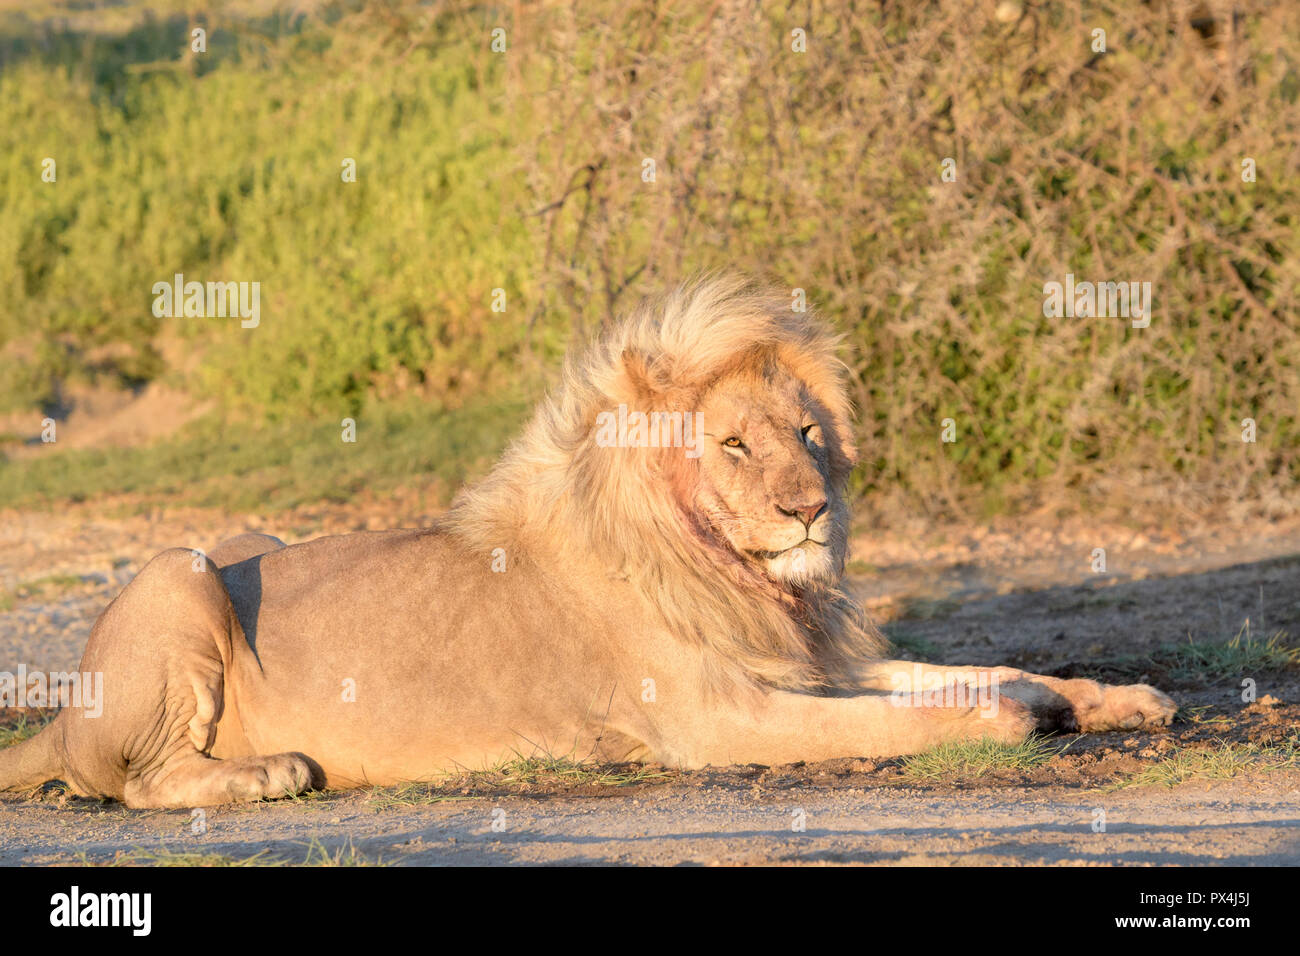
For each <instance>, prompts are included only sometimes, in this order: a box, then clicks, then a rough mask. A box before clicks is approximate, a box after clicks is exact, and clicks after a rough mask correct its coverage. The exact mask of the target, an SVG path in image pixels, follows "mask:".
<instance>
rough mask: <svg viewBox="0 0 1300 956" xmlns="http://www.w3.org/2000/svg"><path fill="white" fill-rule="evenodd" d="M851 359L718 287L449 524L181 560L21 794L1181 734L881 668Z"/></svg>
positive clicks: (818, 332)
mask: <svg viewBox="0 0 1300 956" xmlns="http://www.w3.org/2000/svg"><path fill="white" fill-rule="evenodd" d="M840 345H841V342H840V339H839V338H838V337H837V336H836V335H834V334H833V333H832V331H831V330H830V329H829V328H828V326H827V325H825V324H824V323H823V322H822V321H820V320H819V319H818V318H816V316H815V315H814V314H813V313H812V312H796V311H793V310H792V309H791V308H790V304H789V300H788V299H787V298H785V297H784V296H782V295H779V294H776V293H774V292H771V291H768V290H766V289H764V288H763V287H761V286H758V285H755V284H752V283H750V282H749V281H747V280H745V279H743V278H739V277H734V276H721V277H719V276H713V277H706V278H703V279H698V280H695V281H693V282H690V283H687V284H686V285H684V286H682V287H680V288H678V289H677V290H675V291H673V292H670V293H668V294H667V295H664V296H662V297H660V298H658V299H655V300H651V301H648V302H646V303H643V304H642V305H641V306H640V307H638V308H637V309H636V310H635V311H634V312H633V313H632V314H631V315H630V316H629V317H628V318H627V319H626V320H624V321H622V322H621V323H617V324H615V325H614V326H613V327H612V328H611V329H610V330H609V331H608V332H606V333H605V334H604V335H603V336H602V337H600V338H599V339H598V340H597V341H596V342H595V343H594V344H593V345H591V346H590V347H589V348H588V349H587V350H586V351H585V352H583V353H580V354H577V355H571V356H570V358H569V359H568V360H567V361H566V364H565V367H564V372H563V378H562V381H561V382H560V384H559V385H558V386H557V387H556V388H555V389H554V390H553V391H552V392H551V393H550V395H549V396H548V397H547V398H546V399H544V400H543V401H542V403H541V404H540V406H539V407H538V408H537V410H536V413H535V415H534V417H533V418H532V420H531V422H530V423H529V424H528V425H527V427H526V428H525V430H524V432H523V434H522V436H521V437H519V438H518V439H517V440H516V441H515V442H514V443H513V444H511V445H510V446H509V447H508V448H507V449H506V451H505V453H504V455H503V456H502V458H501V459H500V461H499V462H498V463H497V464H496V466H495V467H494V468H493V469H492V470H491V471H490V472H489V473H488V475H487V476H486V477H484V478H483V479H482V480H480V481H479V482H477V483H476V484H474V485H472V486H471V487H469V488H468V489H467V490H464V491H462V492H461V494H460V495H459V496H458V497H457V498H456V499H455V500H454V501H453V503H452V505H451V507H450V509H449V510H448V511H447V512H446V514H445V515H444V516H443V517H442V518H441V519H440V520H438V521H437V522H436V523H434V524H433V525H432V526H431V527H428V528H423V529H419V530H406V531H391V532H361V533H356V534H345V535H338V536H332V537H324V538H318V539H316V540H312V541H307V542H304V543H301V544H295V545H291V546H285V545H284V543H283V542H281V541H280V540H279V539H277V538H273V537H270V536H268V535H258V534H250V535H242V536H240V537H238V538H235V539H233V540H230V541H226V542H224V543H222V544H220V545H218V546H217V547H216V548H214V549H212V550H211V551H210V552H209V553H207V554H206V556H205V555H204V554H203V553H202V552H199V551H195V550H191V549H185V548H176V549H172V550H168V551H164V552H163V553H161V554H159V555H158V556H157V557H155V558H153V559H152V560H151V561H150V562H149V563H148V564H147V565H146V566H145V567H144V568H143V569H142V570H141V572H140V573H139V574H138V575H137V576H136V577H135V578H134V579H133V580H132V581H131V582H130V583H129V584H128V585H127V586H126V588H125V589H124V590H123V591H122V592H121V593H120V594H119V595H118V596H117V598H116V599H115V600H114V601H113V602H112V603H111V604H110V605H109V606H108V607H107V609H105V611H104V612H103V614H102V615H101V616H100V617H99V619H98V621H97V622H96V623H95V626H94V628H93V630H92V632H91V635H90V638H89V641H88V643H87V646H86V651H85V656H84V658H83V659H82V663H81V668H80V669H81V670H82V671H83V672H91V673H102V674H103V681H104V683H103V687H104V692H103V695H102V696H103V703H102V709H103V713H102V716H100V717H98V718H94V717H91V716H89V715H88V714H87V713H85V712H83V711H82V710H81V709H78V708H77V707H65V708H63V709H61V710H60V711H59V713H58V714H57V716H56V717H55V719H54V720H53V721H52V722H51V723H50V724H49V725H48V726H46V727H45V728H44V729H42V730H41V731H40V732H39V733H38V734H36V735H35V736H34V737H32V738H30V739H28V740H26V741H24V742H22V743H19V744H17V745H16V746H13V747H10V748H8V749H6V750H4V751H3V752H0V789H8V790H16V789H30V788H33V787H35V786H38V785H40V784H42V783H43V782H46V781H48V780H51V779H56V778H57V779H61V780H63V781H65V782H66V783H67V784H68V785H69V786H70V787H71V788H72V790H73V791H75V792H76V793H78V794H82V795H87V796H98V797H111V798H114V799H116V800H119V801H122V802H124V803H125V804H126V805H127V806H128V807H142V808H143V807H201V806H205V805H212V804H221V803H228V802H234V801H245V800H257V799H262V798H273V797H281V796H285V795H291V794H296V793H299V792H301V791H303V790H306V789H309V788H352V787H358V786H363V785H392V784H398V783H404V782H409V781H418V780H433V779H437V778H439V777H440V775H443V774H446V773H454V772H457V771H459V770H463V769H465V768H472V767H480V766H490V765H492V764H494V763H496V762H498V761H499V760H502V759H505V758H507V757H509V756H511V755H514V754H524V755H530V754H536V753H538V752H562V753H569V754H578V755H579V756H581V757H583V758H590V759H594V760H601V761H611V762H623V761H643V762H657V763H661V764H665V765H668V766H670V767H676V768H699V767H703V766H707V765H729V764H763V765H769V766H770V765H780V764H787V763H792V762H797V761H820V760H827V759H832V758H841V757H855V756H861V757H891V756H898V755H904V754H911V753H914V752H917V751H920V750H923V749H925V748H929V747H932V746H934V745H937V744H940V743H942V742H946V741H965V740H977V739H980V738H986V737H987V738H993V739H995V740H998V741H1006V742H1015V741H1021V740H1023V739H1025V737H1026V736H1027V735H1029V734H1030V733H1031V732H1034V731H1035V730H1051V729H1059V728H1069V729H1077V730H1080V731H1103V730H1112V729H1121V728H1122V729H1125V730H1130V729H1135V728H1141V727H1159V726H1164V725H1167V724H1168V723H1169V721H1170V720H1171V718H1172V716H1173V714H1174V713H1175V711H1176V706H1175V704H1174V702H1173V701H1172V700H1171V699H1170V698H1169V697H1167V696H1166V695H1164V694H1163V693H1161V692H1159V691H1157V690H1155V689H1154V688H1152V687H1148V686H1146V685H1132V686H1107V685H1103V684H1099V683H1096V682H1094V681H1091V680H1063V679H1057V678H1053V677H1046V676H1040V675H1036V674H1030V673H1025V672H1023V671H1020V670H1017V669H1014V668H1010V667H994V668H978V667H947V666H943V667H938V666H931V665H922V664H917V663H914V662H909V661H897V660H890V659H888V656H887V651H888V646H889V645H888V643H887V642H886V641H885V640H884V638H883V637H882V635H881V634H880V632H879V631H878V630H877V629H875V628H874V627H873V626H872V625H871V624H870V622H869V621H868V620H867V618H866V617H865V615H864V613H863V611H862V609H861V608H860V607H859V606H858V605H857V604H855V602H854V601H853V600H852V599H851V598H850V596H849V594H848V593H847V591H846V590H845V588H844V587H843V586H842V584H841V578H842V576H843V573H844V568H845V561H846V558H847V553H848V539H849V524H850V510H849V498H848V496H847V494H846V485H847V481H848V478H849V473H850V470H851V469H852V468H853V466H854V463H855V461H856V458H857V453H856V450H855V443H854V439H853V437H852V427H851V425H852V422H851V407H850V401H849V398H848V393H847V389H846V384H845V378H846V371H847V369H846V366H845V365H844V364H843V363H842V361H841V360H840V359H839V358H838V355H837V353H838V350H839V348H840ZM940 686H941V687H942V688H943V692H942V693H935V688H936V687H940ZM954 692H957V693H954Z"/></svg>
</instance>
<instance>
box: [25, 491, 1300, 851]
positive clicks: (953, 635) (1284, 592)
mask: <svg viewBox="0 0 1300 956" xmlns="http://www.w3.org/2000/svg"><path fill="white" fill-rule="evenodd" d="M415 500H417V499H416V498H415V497H411V498H410V499H404V498H403V497H402V496H400V495H398V496H394V497H389V498H386V499H384V500H374V501H361V502H357V503H354V504H352V505H349V506H346V507H337V508H316V509H302V510H300V511H298V512H294V513H290V514H285V515H280V516H277V517H276V519H275V520H274V521H272V520H269V519H267V518H266V517H259V516H255V515H253V516H249V515H228V514H220V513H214V512H211V511H205V510H199V509H166V510H163V509H155V510H152V511H149V512H146V513H136V512H135V511H134V510H133V509H134V503H132V502H117V503H115V504H111V505H110V506H109V507H108V508H107V509H106V508H105V505H104V503H102V502H101V503H99V504H98V505H76V506H73V507H70V508H68V509H66V510H63V511H60V512H59V513H57V514H56V513H48V512H13V511H10V512H0V670H14V669H15V668H16V667H17V665H18V664H19V663H20V662H23V663H26V664H27V666H28V667H29V668H42V669H47V670H55V669H59V670H64V669H70V668H71V667H73V666H75V665H76V664H77V662H78V660H79V658H80V654H81V650H82V648H83V646H84V643H85V639H86V636H87V634H88V633H89V629H90V626H91V624H92V623H93V621H94V618H95V616H96V615H97V614H98V613H99V611H100V610H101V609H102V608H103V606H104V604H105V603H107V601H108V600H110V599H111V598H112V596H113V595H114V594H115V593H116V592H117V591H118V590H119V589H120V588H121V587H122V585H123V584H125V583H126V582H127V581H128V580H130V577H131V576H132V575H133V574H135V573H136V572H137V571H138V570H139V569H140V567H141V566H142V564H143V563H144V561H146V560H147V559H148V558H149V557H150V556H151V555H152V554H154V553H156V552H157V551H159V550H161V549H163V548H165V547H170V546H174V545H184V546H200V547H202V546H211V545H212V544H214V543H215V542H216V541H218V540H220V539H221V538H223V537H227V536H229V535H231V534H235V533H238V532H240V531H244V530H267V531H271V532H272V533H277V534H279V535H280V536H282V537H284V538H286V539H287V540H290V541H293V540H299V539H302V538H307V537H314V536H316V535H319V534H322V533H336V532H341V531H347V530H353V529H359V528H374V527H401V526H413V525H418V524H420V523H423V522H424V521H427V520H428V519H429V518H430V517H431V516H430V515H427V514H423V513H421V512H420V511H419V510H418V509H416V508H415V507H414V506H413V504H412V502H413V501H415ZM1099 547H1100V548H1105V549H1106V561H1107V571H1106V573H1105V574H1099V573H1095V572H1094V571H1093V570H1092V569H1091V566H1090V563H1091V560H1092V553H1093V549H1094V548H1099ZM854 555H855V559H856V563H855V564H854V566H853V567H854V574H853V577H852V583H853V586H854V588H855V589H856V590H857V591H858V593H859V594H860V596H861V597H862V598H863V600H865V601H866V602H867V603H868V604H869V605H870V606H871V607H872V608H873V611H874V613H875V614H876V616H877V617H878V618H879V619H881V620H882V621H883V622H885V626H886V627H887V629H888V630H889V631H890V633H891V634H892V635H893V636H895V637H896V638H898V639H899V640H900V641H902V642H903V644H904V646H905V647H908V648H910V649H911V650H910V651H909V654H912V655H916V656H923V657H926V658H928V659H930V660H934V661H940V662H951V663H1010V664H1014V665H1017V666H1022V667H1025V668H1027V669H1032V670H1038V671H1041V672H1045V673H1055V674H1060V675H1063V676H1066V675H1088V676H1101V677H1103V678H1110V679H1115V680H1125V681H1128V680H1135V679H1144V680H1147V681H1149V682H1151V683H1154V684H1157V685H1158V686H1160V687H1162V688H1163V689H1165V690H1167V691H1169V692H1170V693H1172V694H1173V695H1174V696H1175V698H1176V699H1177V700H1178V701H1179V703H1180V705H1181V706H1182V707H1183V713H1182V714H1181V715H1180V717H1179V718H1178V719H1177V720H1176V722H1175V724H1174V726H1173V727H1172V728H1171V729H1170V731H1169V732H1168V733H1165V734H1157V735H1149V734H1101V735H1093V736H1087V737H1074V736H1071V737H1063V738H1057V739H1056V740H1055V744H1056V745H1057V746H1059V747H1062V748H1064V751H1063V752H1062V753H1060V754H1059V755H1057V756H1055V757H1053V758H1052V759H1051V760H1050V761H1048V762H1047V763H1046V764H1044V765H1042V766H1040V767H1037V768H1035V769H1033V770H1030V771H1025V772H1020V771H1009V770H1008V771H998V772H995V773H993V774H989V775H985V776H981V777H979V778H976V779H960V778H957V779H943V780H938V781H923V782H918V781H917V780H916V779H915V778H912V777H909V776H908V775H906V774H905V772H904V769H903V767H902V766H901V763H900V762H899V761H888V760H887V761H872V760H865V759H858V760H842V761H833V762H830V763H826V764H820V765H796V766H792V767H782V768H763V767H740V768H723V769H717V770H706V771H698V772H694V773H676V772H670V771H666V770H662V769H660V770H659V772H658V773H657V775H655V776H652V777H651V778H650V779H648V780H643V781H641V782H637V783H634V784H631V785H623V786H609V785H604V784H597V783H592V782H585V783H580V784H578V785H573V784H569V783H565V782H564V781H562V780H552V779H541V780H534V781H532V782H526V783H519V782H501V781H492V780H484V779H479V778H475V779H473V780H468V779H467V780H462V781H454V782H451V783H449V784H446V785H444V786H443V787H441V788H437V789H434V790H430V789H429V788H420V789H419V790H418V791H414V792H412V793H405V792H394V791H378V792H361V793H350V794H324V795H316V796H311V797H309V798H307V799H302V800H297V801H289V802H284V801H282V802H278V803H274V804H259V805H253V806H241V807H220V808H213V809H209V810H208V811H206V832H204V833H201V834H195V833H193V832H192V821H191V816H190V814H189V812H147V813H144V812H136V811H130V810H127V809H125V808H123V807H121V806H119V805H116V804H112V803H106V804H101V803H99V802H98V801H89V800H82V799H77V798H70V797H68V796H67V795H66V794H63V793H61V792H60V791H59V790H58V789H57V788H49V789H47V790H46V792H44V793H43V794H40V795H39V798H38V799H35V800H22V799H19V798H16V797H4V798H2V799H0V863H4V864H19V863H57V862H76V861H77V860H78V859H80V858H81V857H80V856H79V855H80V854H85V859H87V860H90V861H96V862H99V861H104V862H107V861H112V860H114V859H119V860H120V859H121V858H122V856H121V855H122V854H123V853H129V852H130V851H132V850H134V849H136V848H142V849H144V850H149V851H154V850H157V849H159V848H166V849H168V850H170V851H172V852H184V853H189V852H195V851H202V852H207V853H220V854H224V855H227V856H230V857H234V858H245V857H248V856H251V855H252V854H254V853H257V852H259V851H268V855H273V856H275V857H278V858H281V859H284V860H291V861H297V860H302V859H304V858H305V857H307V855H308V853H309V850H308V846H309V844H311V843H312V842H313V841H316V842H317V843H318V845H320V846H324V847H327V848H331V849H334V850H337V849H338V848H339V847H341V846H349V847H351V848H352V849H354V850H355V851H356V852H357V853H358V854H359V855H360V856H361V857H362V858H365V859H368V860H376V859H377V860H381V861H383V862H391V863H413V864H436V863H459V864H492V863H653V864H676V863H693V864H695V863H698V864H709V863H724V864H727V863H730V864H751V863H869V864H890V863H905V864H908V863H911V864H915V863H924V864H948V865H952V864H988V863H994V864H1006V863H1068V864H1098V863H1125V864H1181V863H1237V864H1242V863H1261V864H1262V863H1292V864H1300V770H1297V769H1296V768H1294V767H1292V768H1291V769H1272V770H1248V771H1247V772H1246V773H1244V774H1240V775H1238V776H1235V777H1233V778H1232V779H1228V780H1205V779H1196V780H1193V781H1191V782H1186V783H1182V784H1179V785H1178V786H1175V787H1166V786H1161V785H1146V786H1127V787H1123V788H1122V789H1116V788H1115V787H1116V785H1117V784H1120V783H1123V782H1124V781H1125V780H1127V779H1128V778H1129V777H1131V776H1132V775H1133V774H1135V773H1138V772H1141V771H1142V770H1144V769H1148V768H1151V767H1156V766H1159V765H1160V764H1161V763H1162V762H1163V761H1165V760H1167V758H1168V757H1169V756H1170V755H1171V754H1175V753H1178V752H1180V751H1183V752H1185V751H1188V750H1190V751H1200V750H1206V751H1209V750H1213V749H1214V748H1217V747H1219V746H1220V745H1221V744H1220V742H1221V741H1227V742H1229V743H1237V744H1255V745H1259V746H1264V747H1268V746H1273V745H1276V744H1279V743H1282V742H1284V741H1285V740H1287V739H1288V737H1289V736H1290V735H1292V734H1294V733H1295V731H1296V729H1297V727H1300V672H1297V670H1296V669H1295V668H1294V667H1293V668H1289V669H1282V670H1275V671H1263V672H1261V673H1258V674H1245V675H1241V674H1226V675H1221V676H1216V677H1213V678H1211V679H1207V678H1205V677H1203V676H1202V677H1196V676H1194V675H1193V676H1189V675H1188V674H1187V673H1186V672H1185V671H1183V670H1180V669H1179V667H1178V666H1176V663H1174V662H1171V661H1169V660H1167V659H1165V658H1162V657H1161V656H1160V655H1159V654H1157V655H1156V657H1155V658H1154V659H1151V658H1150V657H1147V656H1145V655H1149V654H1151V652H1153V651H1156V650H1157V649H1158V648H1161V647H1165V646H1168V645H1170V644H1173V643H1178V642H1185V641H1187V640H1188V639H1189V638H1191V639H1194V640H1197V641H1211V640H1223V639H1226V638H1228V637H1231V636H1232V635H1233V634H1235V633H1236V632H1237V630H1238V629H1239V628H1240V627H1241V626H1242V624H1243V622H1244V621H1245V620H1246V619H1249V620H1250V622H1251V631H1252V633H1255V634H1257V635H1259V634H1271V633H1273V632H1274V631H1277V630H1284V631H1287V632H1289V633H1290V634H1292V635H1300V521H1296V522H1292V523H1277V522H1273V523H1267V524H1265V523H1259V524H1254V525H1249V524H1238V525H1219V526H1216V527H1197V528H1195V530H1187V529H1183V530H1179V531H1176V532H1175V531H1170V530H1169V529H1167V528H1166V529H1158V528H1146V529H1141V530H1135V529H1134V528H1132V527H1127V526H1120V525H1095V524H1092V525H1090V524H1088V523H1085V522H1079V521H1075V522H1065V523H1060V522H1054V523H1051V524H1050V525H1049V524H1047V523H1043V522H1038V523H1034V522H1029V523H1025V522H1021V523H1011V522H1008V523H1005V524H993V525H988V526H980V527H974V526H971V527H963V528H937V529H936V528H926V529H921V528H917V529H908V528H905V529H901V530H899V531H895V532H893V533H888V534H859V535H858V536H857V538H856V540H855V543H854ZM6 607H7V610H3V609H4V608H6ZM1126 655H1129V656H1131V659H1126V657H1125V656H1126ZM1243 677H1250V678H1251V679H1253V680H1254V681H1256V684H1257V694H1258V696H1259V698H1260V700H1259V701H1258V702H1256V703H1253V704H1246V703H1243V701H1242V700H1241V686H1240V685H1241V680H1242V678H1243ZM18 717H19V715H18V714H15V713H14V712H13V711H9V712H0V725H3V724H5V723H13V722H14V721H15V720H17V719H18ZM1067 745H1068V746H1067ZM796 811H801V813H796ZM1102 813H1104V817H1105V823H1106V826H1105V830H1104V832H1098V830H1097V826H1098V820H1099V819H1100V817H1099V814H1102ZM800 819H802V821H803V827H804V829H803V830H795V829H792V824H795V823H796V822H797V820H800ZM494 821H495V822H496V825H497V827H498V828H499V829H498V830H494V829H493V823H494ZM313 852H318V850H317V851H313Z"/></svg>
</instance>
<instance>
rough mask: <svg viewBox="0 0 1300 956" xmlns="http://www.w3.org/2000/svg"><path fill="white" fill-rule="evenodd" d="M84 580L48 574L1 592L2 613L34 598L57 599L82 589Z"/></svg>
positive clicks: (73, 576)
mask: <svg viewBox="0 0 1300 956" xmlns="http://www.w3.org/2000/svg"><path fill="white" fill-rule="evenodd" d="M84 580H85V579H84V578H82V577H81V576H80V575H77V574H47V575H45V576H44V577H40V578H33V579H32V580H30V581H24V582H22V583H21V584H19V585H17V586H16V587H14V588H12V589H10V590H8V591H0V611H12V610H13V609H14V608H15V607H16V606H17V605H19V604H21V603H23V602H24V601H30V600H32V599H33V598H40V599H46V598H51V597H57V596H58V595H60V594H64V593H66V592H68V591H70V590H72V589H74V588H78V587H80V586H81V584H82V582H83V581H84Z"/></svg>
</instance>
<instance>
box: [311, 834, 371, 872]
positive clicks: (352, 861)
mask: <svg viewBox="0 0 1300 956" xmlns="http://www.w3.org/2000/svg"><path fill="white" fill-rule="evenodd" d="M301 865H302V866H389V865H390V864H388V863H385V862H384V860H383V858H382V857H376V858H375V859H373V860H372V859H370V858H369V857H367V856H365V855H364V854H363V853H361V851H359V850H358V849H357V848H356V847H355V846H353V844H352V838H351V837H349V838H348V842H347V843H344V844H342V845H341V846H337V847H335V848H334V849H333V850H331V849H330V848H329V847H327V846H325V844H323V843H321V842H320V840H318V839H316V838H314V837H313V838H312V841H311V843H309V844H308V845H307V858H306V859H305V860H303V862H302V864H301Z"/></svg>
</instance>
